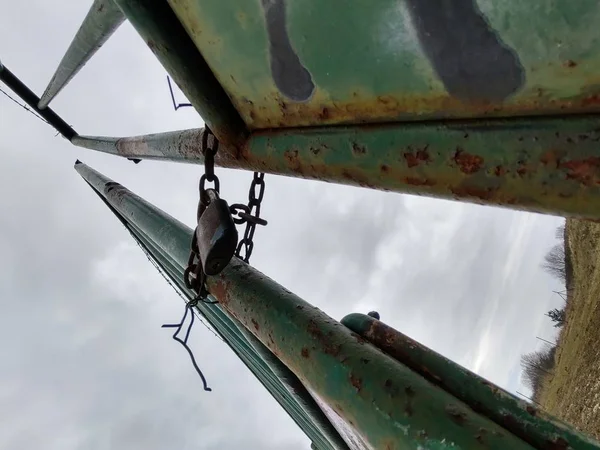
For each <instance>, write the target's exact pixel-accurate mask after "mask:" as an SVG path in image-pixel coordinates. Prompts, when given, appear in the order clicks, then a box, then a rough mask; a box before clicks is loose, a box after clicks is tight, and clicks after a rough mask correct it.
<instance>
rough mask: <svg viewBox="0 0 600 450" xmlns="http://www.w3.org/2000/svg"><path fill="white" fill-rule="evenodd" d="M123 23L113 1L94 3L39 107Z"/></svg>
mask: <svg viewBox="0 0 600 450" xmlns="http://www.w3.org/2000/svg"><path fill="white" fill-rule="evenodd" d="M124 20H125V16H124V15H123V13H122V12H121V10H120V9H119V8H118V7H117V6H116V5H115V4H114V2H113V0H94V3H93V4H92V7H91V8H90V10H89V12H88V13H87V15H86V17H85V19H84V20H83V23H82V24H81V27H80V28H79V30H78V31H77V34H76V35H75V37H74V38H73V41H72V42H71V45H70V46H69V48H68V50H67V52H66V53H65V55H64V56H63V58H62V60H61V61H60V64H59V65H58V68H57V69H56V72H55V73H54V75H53V76H52V79H51V80H50V83H49V84H48V87H47V88H46V90H45V91H44V93H43V94H42V97H41V98H40V101H39V103H38V106H39V107H40V109H43V108H46V107H47V106H48V104H49V103H50V102H51V101H52V99H53V98H54V97H55V96H56V95H57V94H58V93H59V92H60V91H61V89H62V88H63V87H65V86H66V85H67V84H68V83H69V81H71V79H72V78H73V77H74V76H75V75H77V72H79V71H80V70H81V68H82V67H83V66H84V65H85V63H87V62H88V61H89V59H90V58H91V57H92V56H94V54H95V53H96V52H97V51H98V50H99V49H100V47H102V45H104V43H105V42H106V41H107V40H108V38H110V37H111V36H112V34H113V33H114V32H115V31H116V30H117V28H119V26H120V25H121V24H122V23H123V21H124Z"/></svg>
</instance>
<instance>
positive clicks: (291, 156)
mask: <svg viewBox="0 0 600 450" xmlns="http://www.w3.org/2000/svg"><path fill="white" fill-rule="evenodd" d="M283 157H284V158H285V159H286V161H287V162H288V163H289V164H293V163H295V162H296V161H297V160H298V150H286V151H285V152H284V153H283Z"/></svg>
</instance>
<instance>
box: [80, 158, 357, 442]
mask: <svg viewBox="0 0 600 450" xmlns="http://www.w3.org/2000/svg"><path fill="white" fill-rule="evenodd" d="M75 167H76V169H77V171H78V172H80V174H81V175H82V176H83V177H84V179H85V180H86V181H87V182H88V183H89V184H90V185H91V186H92V188H94V190H95V191H96V192H97V193H98V194H99V195H100V197H101V198H102V199H103V200H104V201H105V202H106V203H107V205H108V206H109V207H110V208H111V209H112V210H113V212H114V213H115V214H116V215H117V217H119V219H120V220H121V221H122V222H123V224H124V225H125V226H126V227H127V228H128V229H129V231H130V232H131V233H132V234H133V235H134V237H135V238H136V240H137V241H138V242H139V243H140V244H141V245H142V246H143V247H144V248H145V249H146V251H147V252H148V253H150V254H151V255H152V258H153V259H154V260H155V261H157V263H158V264H159V265H160V266H161V267H162V269H163V270H164V271H165V273H166V274H167V275H168V276H169V277H170V279H171V282H172V283H174V285H175V286H177V288H178V289H179V290H180V292H182V293H183V294H184V295H185V296H186V297H187V298H188V300H191V299H193V298H194V297H195V293H193V292H192V291H190V290H188V289H186V288H185V286H184V284H183V270H184V267H185V266H184V264H186V263H187V261H186V260H182V259H181V257H180V258H179V259H176V258H173V255H172V254H169V253H168V252H167V251H165V249H166V248H170V247H169V245H166V244H165V243H164V240H163V239H161V241H160V242H162V243H163V245H162V246H161V245H159V244H158V243H157V242H155V241H154V240H153V239H152V237H150V236H148V235H147V234H146V232H145V231H144V229H143V227H141V226H140V223H138V222H135V221H128V220H127V219H126V217H124V216H123V215H122V214H121V212H122V211H123V210H121V209H117V208H116V207H115V204H114V202H110V201H109V200H108V199H107V198H106V197H105V196H104V195H103V194H102V192H104V191H108V190H110V189H111V186H113V187H114V185H115V184H116V183H114V182H112V180H110V179H109V178H107V177H105V176H104V175H102V174H100V173H98V172H96V171H94V170H93V169H91V168H89V167H88V166H86V165H85V164H82V163H80V162H79V161H78V162H77V163H76V166H75ZM119 186H120V185H119ZM121 190H125V189H124V188H121ZM127 193H128V196H132V198H131V199H130V200H133V201H134V202H135V201H136V199H139V197H137V196H134V194H132V193H131V192H130V191H127ZM140 206H145V204H144V205H140ZM150 206H151V205H150ZM152 208H154V207H152ZM154 209H155V208H154ZM144 210H146V209H145V208H144ZM146 211H147V210H146ZM154 212H155V213H156V215H154V214H153V215H152V218H151V223H152V224H156V223H157V222H156V221H157V220H158V221H160V220H164V222H165V225H166V224H169V223H172V224H174V225H175V228H176V229H179V230H180V231H182V230H183V231H184V233H183V234H177V236H178V238H179V241H180V243H181V246H182V247H183V249H184V251H185V252H187V251H189V250H188V249H189V242H190V241H191V237H192V230H191V229H189V228H188V227H186V226H185V225H183V224H181V223H180V222H177V221H176V220H175V219H173V218H172V217H170V216H168V215H167V214H165V213H163V212H162V211H160V210H156V211H154ZM157 218H158V219H157ZM142 224H143V225H146V226H148V221H143V222H142ZM151 229H152V230H154V232H156V228H154V227H152V228H151ZM163 231H164V230H162V231H160V232H159V233H160V236H164V234H163ZM155 237H156V235H155ZM186 241H187V243H188V244H187V245H186V244H185V242H186ZM198 309H199V310H200V311H201V313H202V315H203V316H204V317H205V318H206V319H207V320H208V321H209V322H210V323H211V325H212V326H213V327H214V328H215V330H216V331H217V332H218V333H219V334H220V335H221V336H222V337H223V339H224V340H225V342H226V343H227V344H228V345H229V346H230V347H231V348H232V350H234V351H235V353H236V354H237V355H238V356H239V357H240V358H241V359H242V361H243V362H244V364H246V365H247V366H248V367H249V368H250V370H251V371H252V372H253V373H254V374H255V375H256V376H257V378H258V379H259V381H260V382H261V383H263V384H264V385H265V386H266V387H267V389H268V390H269V392H271V394H272V395H273V396H274V397H275V399H276V400H277V401H278V402H279V403H281V404H282V406H283V407H284V408H285V409H286V411H287V412H288V414H290V416H292V418H293V419H294V420H295V421H296V423H297V424H298V426H300V428H301V429H302V430H303V431H304V432H305V433H306V434H307V436H309V437H310V439H311V440H313V442H317V443H319V448H322V449H324V450H325V449H331V450H347V448H348V447H347V445H346V444H345V442H344V441H343V439H342V438H341V437H340V435H339V433H338V432H337V431H336V430H335V428H333V426H332V425H331V423H330V422H329V420H328V419H327V417H325V415H324V414H323V412H322V411H321V410H320V408H319V407H318V405H317V404H316V402H315V401H314V399H313V398H312V397H311V396H310V394H309V393H308V391H307V390H306V388H305V387H304V386H303V385H302V384H301V383H300V381H299V380H298V379H297V377H295V375H294V374H293V373H291V372H290V371H289V370H288V369H287V368H286V367H285V366H284V365H283V364H282V363H281V361H279V360H278V359H277V358H275V357H274V356H273V354H272V353H270V352H269V350H267V349H266V348H265V347H264V345H263V344H261V343H260V342H259V341H258V340H257V339H256V338H255V337H254V336H253V335H252V334H251V333H248V332H247V331H246V332H243V333H240V329H242V328H243V327H242V326H241V325H240V324H239V323H238V322H237V321H236V320H235V319H234V318H232V317H230V316H229V315H228V314H227V313H226V312H224V311H222V310H221V308H220V307H219V306H218V305H208V304H204V303H199V304H198Z"/></svg>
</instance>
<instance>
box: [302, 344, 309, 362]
mask: <svg viewBox="0 0 600 450" xmlns="http://www.w3.org/2000/svg"><path fill="white" fill-rule="evenodd" d="M300 354H301V355H302V357H303V358H306V359H308V358H310V351H309V350H308V349H307V348H306V347H302V351H301V352H300Z"/></svg>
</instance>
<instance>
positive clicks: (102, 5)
mask: <svg viewBox="0 0 600 450" xmlns="http://www.w3.org/2000/svg"><path fill="white" fill-rule="evenodd" d="M102 11H104V3H100V6H98V12H102Z"/></svg>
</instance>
